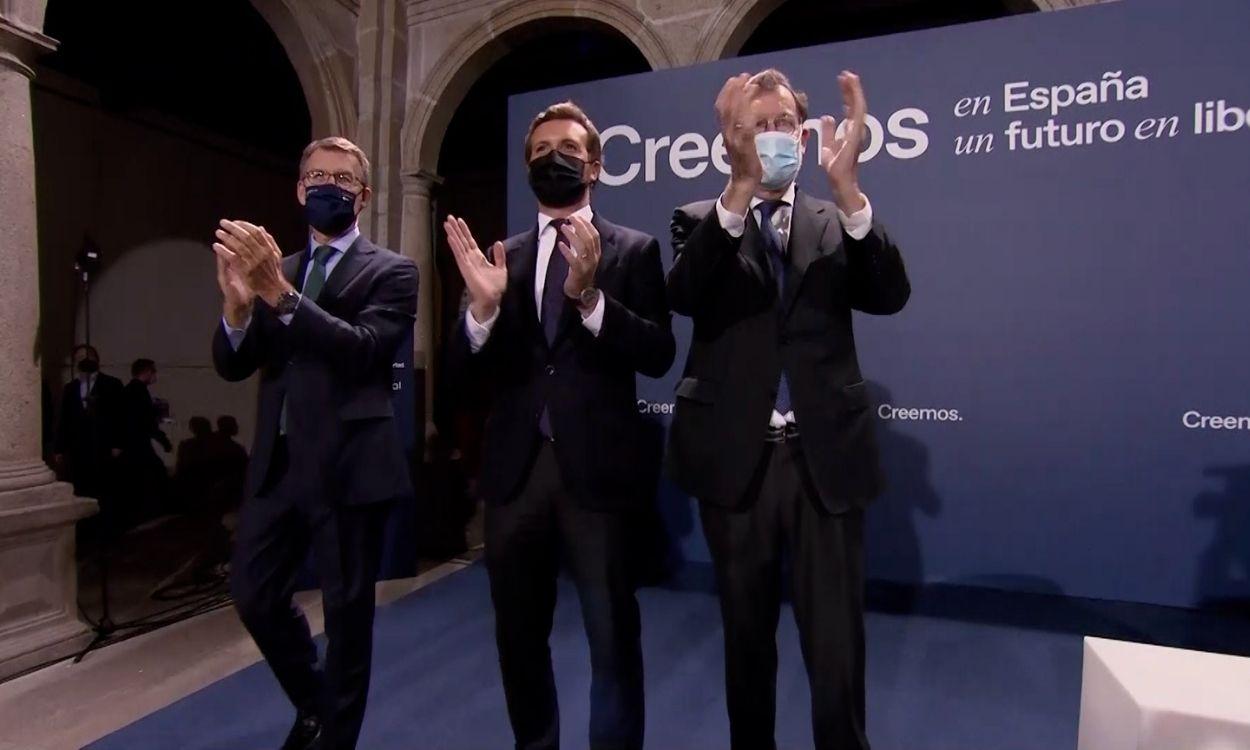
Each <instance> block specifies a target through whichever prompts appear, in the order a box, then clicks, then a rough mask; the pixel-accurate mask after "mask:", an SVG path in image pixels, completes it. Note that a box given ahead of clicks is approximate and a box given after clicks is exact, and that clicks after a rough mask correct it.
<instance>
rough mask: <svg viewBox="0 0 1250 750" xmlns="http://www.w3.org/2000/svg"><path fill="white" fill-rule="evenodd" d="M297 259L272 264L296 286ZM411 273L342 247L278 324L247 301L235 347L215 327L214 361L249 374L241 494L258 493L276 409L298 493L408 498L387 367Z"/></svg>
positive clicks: (407, 304) (407, 265) (403, 328)
mask: <svg viewBox="0 0 1250 750" xmlns="http://www.w3.org/2000/svg"><path fill="white" fill-rule="evenodd" d="M307 259H308V253H307V252H301V253H299V254H298V255H292V256H289V257H287V258H285V259H283V261H282V272H283V274H284V275H285V276H286V278H287V280H288V281H290V282H291V284H292V285H293V286H295V287H296V288H299V287H300V286H301V285H302V281H303V278H304V270H305V268H306V266H307V262H308V261H307ZM416 309H417V268H416V265H414V264H413V263H412V261H410V260H408V259H407V258H404V257H402V256H400V255H397V254H396V253H393V252H391V251H390V250H386V249H383V248H380V247H376V246H375V245H373V243H371V242H369V241H368V240H367V239H365V238H364V237H361V238H360V239H359V240H357V241H356V243H355V244H354V245H352V246H351V247H350V248H348V250H347V252H346V254H345V255H344V256H343V258H342V259H341V260H340V261H339V262H338V265H336V266H335V267H334V270H333V271H332V272H331V273H330V276H329V277H328V278H327V279H326V283H325V286H324V287H323V288H322V291H321V294H320V296H319V297H318V299H317V301H316V302H313V301H312V300H310V299H307V298H305V299H302V300H301V301H300V304H299V308H298V309H297V310H296V311H295V315H294V317H293V318H292V320H291V322H290V324H289V325H287V324H284V323H283V322H282V321H281V320H280V319H279V318H278V316H277V314H276V313H275V312H274V311H273V310H272V309H271V308H269V307H268V306H267V305H265V304H264V303H263V302H260V301H257V303H256V306H255V311H254V312H253V318H252V322H251V325H250V327H249V328H248V330H247V336H246V338H244V340H243V342H242V344H241V345H240V346H239V349H238V350H237V351H236V350H235V349H234V348H233V347H232V346H231V345H230V340H229V339H228V338H227V336H226V331H225V329H224V328H223V327H222V324H221V323H220V322H219V323H218V324H217V331H216V333H215V335H214V337H213V363H214V365H215V366H216V368H217V372H218V374H220V375H221V376H222V377H223V378H225V379H226V380H230V381H238V380H244V379H246V378H248V377H250V376H251V375H252V373H254V372H256V371H258V370H259V371H260V395H259V401H258V407H257V409H258V412H257V420H256V439H255V442H254V444H253V448H252V461H251V464H250V465H249V470H248V480H247V496H248V497H252V496H253V495H255V494H256V493H257V492H259V491H260V490H261V488H262V486H263V484H264V481H265V477H266V475H267V473H268V470H269V468H270V464H271V462H272V458H273V448H274V443H275V441H276V440H277V437H278V430H279V421H280V417H281V412H282V404H283V400H284V399H285V400H286V404H287V445H288V447H289V450H290V467H289V475H290V476H291V477H294V478H296V480H297V481H298V482H299V484H298V485H297V486H298V490H299V492H300V496H301V497H306V498H308V499H309V500H310V501H311V502H319V503H324V504H328V505H334V504H337V503H347V504H362V503H371V502H381V501H384V500H392V499H396V498H400V497H404V496H407V495H409V494H410V493H411V492H412V485H411V480H410V478H409V473H408V462H407V460H406V459H405V457H404V453H403V448H402V444H401V442H400V437H399V431H398V429H397V427H396V425H395V420H394V413H393V410H392V407H391V382H392V375H391V366H392V363H393V360H394V357H395V353H396V351H398V349H399V345H400V343H402V342H403V340H404V339H405V337H406V336H407V335H408V332H409V331H411V330H412V324H413V320H414V319H415V317H416Z"/></svg>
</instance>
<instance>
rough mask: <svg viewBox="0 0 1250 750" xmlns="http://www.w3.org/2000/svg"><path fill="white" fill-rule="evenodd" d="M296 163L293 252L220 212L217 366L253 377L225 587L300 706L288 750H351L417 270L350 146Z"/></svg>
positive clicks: (401, 485)
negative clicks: (397, 369) (370, 216)
mask: <svg viewBox="0 0 1250 750" xmlns="http://www.w3.org/2000/svg"><path fill="white" fill-rule="evenodd" d="M300 173H301V176H300V180H299V183H298V185H297V188H296V192H297V197H298V198H299V201H300V203H302V204H303V205H304V210H305V216H306V218H307V220H308V224H309V243H308V246H307V248H306V249H305V250H303V251H302V252H300V253H298V254H296V255H292V256H290V257H288V258H285V259H283V258H282V257H281V253H280V252H279V250H278V248H277V245H276V244H275V243H274V240H273V238H272V237H271V236H269V234H268V233H267V232H265V230H264V228H263V227H256V226H253V225H252V224H249V223H247V222H244V221H222V222H221V228H220V229H219V230H218V231H217V240H218V242H217V243H216V244H214V246H213V249H214V251H215V252H216V253H217V281H218V285H219V286H220V287H221V291H222V296H223V297H224V299H225V302H224V315H223V319H222V322H221V324H220V325H219V326H218V327H217V331H216V335H215V337H214V339H213V361H214V363H215V365H216V368H217V372H218V373H219V374H220V375H221V376H222V377H223V378H225V379H226V380H230V381H237V380H243V379H245V378H248V377H250V376H251V375H252V374H253V373H255V372H259V373H260V399H259V413H258V415H257V419H256V439H255V444H254V446H253V449H252V460H251V463H250V465H249V469H248V479H247V487H246V497H245V499H244V502H243V506H242V508H241V509H240V511H239V526H238V531H237V540H236V544H235V549H234V557H233V559H232V561H231V570H230V576H231V580H230V588H231V593H232V594H233V596H234V599H235V606H236V608H237V609H238V611H239V615H240V617H241V618H242V620H243V623H244V624H245V625H246V626H247V628H248V631H249V632H250V633H251V634H252V637H253V638H254V639H255V640H256V644H257V645H258V646H259V647H260V650H261V653H263V654H264V655H265V659H266V661H268V663H269V666H270V667H271V668H272V669H273V671H274V674H275V675H276V676H277V678H278V682H279V683H280V684H281V685H282V688H283V690H284V691H285V692H286V694H287V696H288V697H289V698H290V699H291V702H292V703H293V704H294V705H295V708H296V712H297V718H296V722H295V726H294V727H293V728H292V729H291V733H290V735H289V736H288V738H287V740H286V743H285V744H283V746H282V747H283V750H297V749H299V750H302V749H303V748H318V750H328V749H329V748H334V750H343V749H346V748H353V747H355V746H356V738H357V736H358V735H359V733H360V726H361V722H362V721H363V719H364V712H365V700H366V697H367V695H368V690H369V663H370V657H371V653H372V638H373V609H374V582H375V579H376V577H377V573H378V566H379V564H380V562H381V560H380V556H381V549H382V539H383V528H384V523H385V520H386V516H387V513H388V511H389V509H390V506H391V505H392V504H393V501H395V500H397V499H399V498H402V497H404V496H407V495H410V494H411V492H412V487H411V484H410V480H409V476H408V462H407V459H406V458H405V457H404V453H403V450H402V447H401V443H400V439H399V432H398V430H397V428H396V425H395V421H394V419H393V412H392V407H391V364H392V362H393V360H394V356H395V353H396V351H397V350H398V348H399V345H400V344H401V342H402V341H403V340H404V338H405V336H406V335H407V334H408V332H409V331H410V330H411V329H412V324H413V320H414V319H415V316H416V306H417V269H416V266H415V265H414V264H413V263H412V262H411V261H409V260H407V259H406V258H403V257H401V256H399V255H397V254H395V253H393V252H391V251H389V250H384V249H382V248H380V247H377V246H375V245H373V243H371V242H369V240H367V239H365V238H364V237H363V236H361V234H360V230H359V229H358V228H357V226H356V217H357V215H358V214H359V213H360V211H361V210H362V209H363V208H364V206H365V204H367V203H368V201H369V198H370V197H371V192H370V190H369V187H368V185H369V161H368V159H367V158H366V157H365V154H364V152H362V151H361V150H360V148H359V147H357V146H356V145H355V144H353V143H352V142H351V141H348V140H346V139H343V138H327V139H323V140H320V141H315V142H314V143H312V144H310V145H309V146H308V148H307V149H306V150H305V151H304V156H303V158H302V159H301V163H300ZM310 547H311V550H312V558H313V563H314V569H315V570H316V572H317V575H318V578H319V579H320V583H321V591H322V601H323V603H324V607H325V623H326V638H327V641H328V644H327V647H326V659H325V665H324V668H323V667H321V666H319V664H318V659H317V649H316V647H315V646H314V645H313V641H312V638H311V636H310V634H309V630H308V623H307V622H306V621H305V619H304V617H303V615H302V614H301V613H299V611H298V610H296V609H294V608H293V607H292V604H291V594H292V593H293V591H294V588H295V583H296V576H297V574H298V573H299V570H300V567H301V565H302V563H303V561H304V560H305V558H306V557H307V555H308V551H309V548H310Z"/></svg>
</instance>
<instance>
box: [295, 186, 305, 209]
mask: <svg viewBox="0 0 1250 750" xmlns="http://www.w3.org/2000/svg"><path fill="white" fill-rule="evenodd" d="M295 200H297V201H299V204H300V205H301V206H303V205H306V204H307V203H308V194H307V193H306V192H304V181H303V180H297V181H296V182H295Z"/></svg>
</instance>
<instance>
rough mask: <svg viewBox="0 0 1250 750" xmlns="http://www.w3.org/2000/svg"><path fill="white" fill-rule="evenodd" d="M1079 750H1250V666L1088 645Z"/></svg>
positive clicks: (1113, 644)
mask: <svg viewBox="0 0 1250 750" xmlns="http://www.w3.org/2000/svg"><path fill="white" fill-rule="evenodd" d="M1079 737H1080V738H1079V740H1078V743H1077V747H1078V750H1250V659H1246V658H1242V657H1237V656H1224V655H1221V654H1209V653H1205V652H1202V651H1185V650H1182V649H1176V648H1163V647H1160V646H1148V645H1144V644H1140V643H1126V642H1124V641H1110V640H1106V639H1103V638H1086V639H1085V664H1084V675H1083V677H1082V680H1081V725H1080V735H1079Z"/></svg>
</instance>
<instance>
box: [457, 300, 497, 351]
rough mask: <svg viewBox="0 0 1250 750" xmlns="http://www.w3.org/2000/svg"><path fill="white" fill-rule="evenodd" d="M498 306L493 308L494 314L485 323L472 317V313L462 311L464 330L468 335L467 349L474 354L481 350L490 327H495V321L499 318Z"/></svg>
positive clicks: (488, 335) (488, 336)
mask: <svg viewBox="0 0 1250 750" xmlns="http://www.w3.org/2000/svg"><path fill="white" fill-rule="evenodd" d="M499 310H500V308H498V307H496V308H495V314H494V315H491V316H490V317H489V318H487V320H486V322H485V323H479V322H477V319H476V318H474V317H473V313H472V312H470V311H468V310H465V311H464V332H465V333H466V334H467V335H468V337H469V350H470V351H471V352H473V353H474V354H477V353H478V352H479V351H481V349H482V347H483V346H486V340H487V339H489V338H490V332H491V329H492V328H494V327H495V321H497V320H499Z"/></svg>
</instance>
